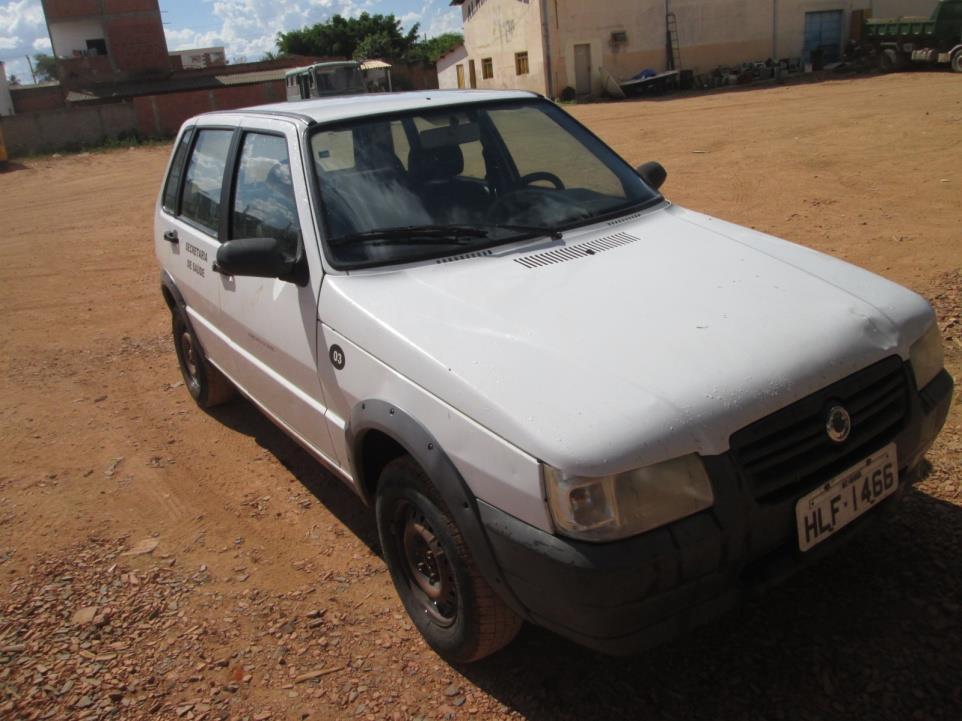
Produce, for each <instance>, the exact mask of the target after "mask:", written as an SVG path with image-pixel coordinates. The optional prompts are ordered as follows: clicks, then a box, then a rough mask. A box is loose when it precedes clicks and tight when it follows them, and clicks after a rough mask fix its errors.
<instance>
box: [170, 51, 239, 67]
mask: <svg viewBox="0 0 962 721" xmlns="http://www.w3.org/2000/svg"><path fill="white" fill-rule="evenodd" d="M170 55H171V57H179V58H180V61H181V63H183V67H184V69H185V70H196V69H198V68H209V67H211V66H214V65H226V64H227V54H226V53H225V52H224V48H191V49H189V50H172V51H171V52H170Z"/></svg>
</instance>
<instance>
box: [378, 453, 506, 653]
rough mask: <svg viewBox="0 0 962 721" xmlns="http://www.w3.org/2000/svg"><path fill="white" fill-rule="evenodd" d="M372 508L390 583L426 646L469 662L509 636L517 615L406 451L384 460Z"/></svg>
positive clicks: (493, 648) (491, 649) (489, 650)
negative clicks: (477, 563)
mask: <svg viewBox="0 0 962 721" xmlns="http://www.w3.org/2000/svg"><path fill="white" fill-rule="evenodd" d="M376 513H377V529H378V536H379V537H380V541H381V549H382V550H383V552H384V560H385V561H386V562H387V566H388V570H389V571H390V573H391V579H392V580H393V581H394V587H395V588H396V589H397V592H398V595H399V596H400V598H401V602H402V603H403V604H404V608H405V610H406V611H407V612H408V615H409V616H410V617H411V620H412V621H413V622H414V625H415V626H416V627H417V629H418V631H419V632H420V633H421V635H422V636H423V637H424V640H425V641H427V643H428V645H429V646H431V648H433V649H434V650H435V651H436V652H437V653H438V654H439V655H440V656H441V657H442V658H444V659H446V660H448V661H451V662H454V663H470V662H472V661H478V660H480V659H482V658H484V657H486V656H490V655H491V654H493V653H494V652H495V651H498V650H500V649H502V648H504V647H505V646H507V645H508V644H509V643H510V642H511V641H512V640H513V639H514V637H515V636H516V635H517V633H518V631H519V630H520V628H521V619H520V618H519V617H518V616H517V614H515V613H514V611H512V610H511V609H510V608H508V606H507V605H505V603H504V601H502V600H501V598H500V597H499V596H498V595H497V594H496V593H495V592H494V590H493V589H492V588H491V586H490V585H488V582H487V581H486V580H485V579H484V578H483V577H482V576H481V574H480V572H479V571H478V569H477V567H476V566H475V563H474V559H473V558H472V557H471V553H470V551H469V550H468V547H467V545H466V544H465V542H464V539H463V538H462V536H461V532H460V531H459V530H458V527H457V526H456V525H455V524H454V522H453V521H452V520H451V517H450V515H449V514H448V513H447V511H446V510H445V507H444V503H443V501H441V499H440V496H439V495H438V492H437V490H436V489H435V488H434V486H433V485H432V484H431V481H430V480H429V479H428V477H427V475H426V474H425V472H424V470H423V469H422V468H421V467H420V466H419V465H418V464H417V463H416V462H415V461H414V459H412V458H411V457H409V456H402V457H401V458H397V459H395V460H394V461H391V462H390V463H388V464H387V466H385V468H384V471H383V472H382V473H381V477H380V480H379V482H378V488H377V500H376Z"/></svg>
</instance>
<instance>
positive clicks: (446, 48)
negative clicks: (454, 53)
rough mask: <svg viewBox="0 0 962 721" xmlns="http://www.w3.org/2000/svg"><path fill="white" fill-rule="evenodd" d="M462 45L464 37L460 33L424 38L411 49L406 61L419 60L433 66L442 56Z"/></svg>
mask: <svg viewBox="0 0 962 721" xmlns="http://www.w3.org/2000/svg"><path fill="white" fill-rule="evenodd" d="M463 44H464V36H463V35H462V34H461V33H444V34H443V35H438V36H437V37H435V38H425V39H424V40H422V41H421V42H419V43H418V44H417V45H415V46H414V48H412V51H411V52H410V53H409V54H408V59H409V60H420V61H422V62H425V63H430V64H432V65H433V64H434V63H436V62H437V61H438V59H439V58H440V57H441V56H442V55H445V54H447V53H449V52H450V51H451V50H454V48H456V47H457V46H458V45H463Z"/></svg>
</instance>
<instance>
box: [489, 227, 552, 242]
mask: <svg viewBox="0 0 962 721" xmlns="http://www.w3.org/2000/svg"><path fill="white" fill-rule="evenodd" d="M480 225H482V226H483V227H485V228H501V229H504V230H517V231H518V232H519V233H536V234H538V235H547V236H548V237H549V238H551V240H561V239H562V238H563V237H564V236H563V235H562V233H561V231H560V230H559V229H558V228H552V227H551V226H549V225H515V224H514V223H481V224H480Z"/></svg>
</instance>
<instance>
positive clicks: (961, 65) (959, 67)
mask: <svg viewBox="0 0 962 721" xmlns="http://www.w3.org/2000/svg"><path fill="white" fill-rule="evenodd" d="M952 70H953V71H954V72H957V73H962V50H956V51H955V55H953V56H952Z"/></svg>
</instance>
